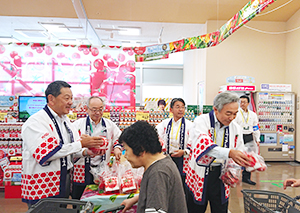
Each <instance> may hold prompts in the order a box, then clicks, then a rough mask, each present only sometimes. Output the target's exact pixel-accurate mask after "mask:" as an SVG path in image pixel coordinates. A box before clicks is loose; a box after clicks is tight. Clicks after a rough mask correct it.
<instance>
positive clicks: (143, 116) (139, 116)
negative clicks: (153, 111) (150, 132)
mask: <svg viewBox="0 0 300 213" xmlns="http://www.w3.org/2000/svg"><path fill="white" fill-rule="evenodd" d="M136 120H137V121H148V120H149V113H147V112H136Z"/></svg>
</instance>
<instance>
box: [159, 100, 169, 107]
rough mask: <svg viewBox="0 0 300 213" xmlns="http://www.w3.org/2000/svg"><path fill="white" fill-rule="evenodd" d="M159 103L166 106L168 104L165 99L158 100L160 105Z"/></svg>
mask: <svg viewBox="0 0 300 213" xmlns="http://www.w3.org/2000/svg"><path fill="white" fill-rule="evenodd" d="M159 105H164V106H166V105H167V104H166V102H165V100H163V99H160V100H159V101H158V102H157V106H159Z"/></svg>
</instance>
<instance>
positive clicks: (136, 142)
mask: <svg viewBox="0 0 300 213" xmlns="http://www.w3.org/2000/svg"><path fill="white" fill-rule="evenodd" d="M119 143H121V144H122V143H126V144H127V145H128V146H129V147H130V148H131V149H132V151H133V154H135V155H136V156H140V155H141V153H142V152H143V151H145V152H146V153H151V154H156V153H160V152H161V151H162V147H161V144H160V142H159V140H158V135H157V132H156V129H155V127H154V126H151V125H150V124H149V123H148V122H146V121H137V122H135V123H134V124H132V125H131V126H130V127H128V128H126V129H125V130H124V131H123V132H122V134H121V135H120V137H119Z"/></svg>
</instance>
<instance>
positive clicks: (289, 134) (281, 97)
mask: <svg viewBox="0 0 300 213" xmlns="http://www.w3.org/2000/svg"><path fill="white" fill-rule="evenodd" d="M256 105H257V116H258V120H259V127H260V131H261V136H260V141H261V142H260V152H261V155H262V156H263V157H264V158H265V160H266V161H293V160H294V159H295V94H294V93H287V92H257V94H256Z"/></svg>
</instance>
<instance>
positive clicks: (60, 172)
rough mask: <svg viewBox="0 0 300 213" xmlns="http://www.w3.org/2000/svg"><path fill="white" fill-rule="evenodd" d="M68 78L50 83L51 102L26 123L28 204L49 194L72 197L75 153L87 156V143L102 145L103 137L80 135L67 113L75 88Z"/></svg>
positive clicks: (25, 199) (24, 162)
mask: <svg viewBox="0 0 300 213" xmlns="http://www.w3.org/2000/svg"><path fill="white" fill-rule="evenodd" d="M70 87H71V86H70V85H69V84H68V83H66V82H64V81H54V82H52V83H50V84H49V85H48V87H47V89H46V91H45V94H46V98H47V105H46V106H45V108H44V109H42V110H40V111H39V112H37V113H35V114H34V115H32V116H30V117H29V119H28V120H27V121H26V122H25V123H24V125H23V126H22V139H23V153H22V167H23V170H22V185H21V196H22V201H23V202H26V203H27V204H28V207H29V208H30V206H31V205H32V204H34V203H36V202H38V201H39V200H40V199H43V198H47V197H54V198H68V197H69V194H70V179H71V176H72V167H73V159H74V157H77V158H78V157H83V153H84V152H83V149H82V148H83V147H87V148H89V147H90V148H91V147H96V146H101V145H102V144H103V140H102V139H101V138H100V137H90V136H87V137H85V138H82V139H80V138H79V135H78V132H77V131H76V130H75V129H74V128H73V126H72V125H71V123H70V120H69V119H68V117H67V116H66V114H68V113H69V111H70V108H71V105H72V103H73V102H72V98H73V95H72V91H71V89H70Z"/></svg>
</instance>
